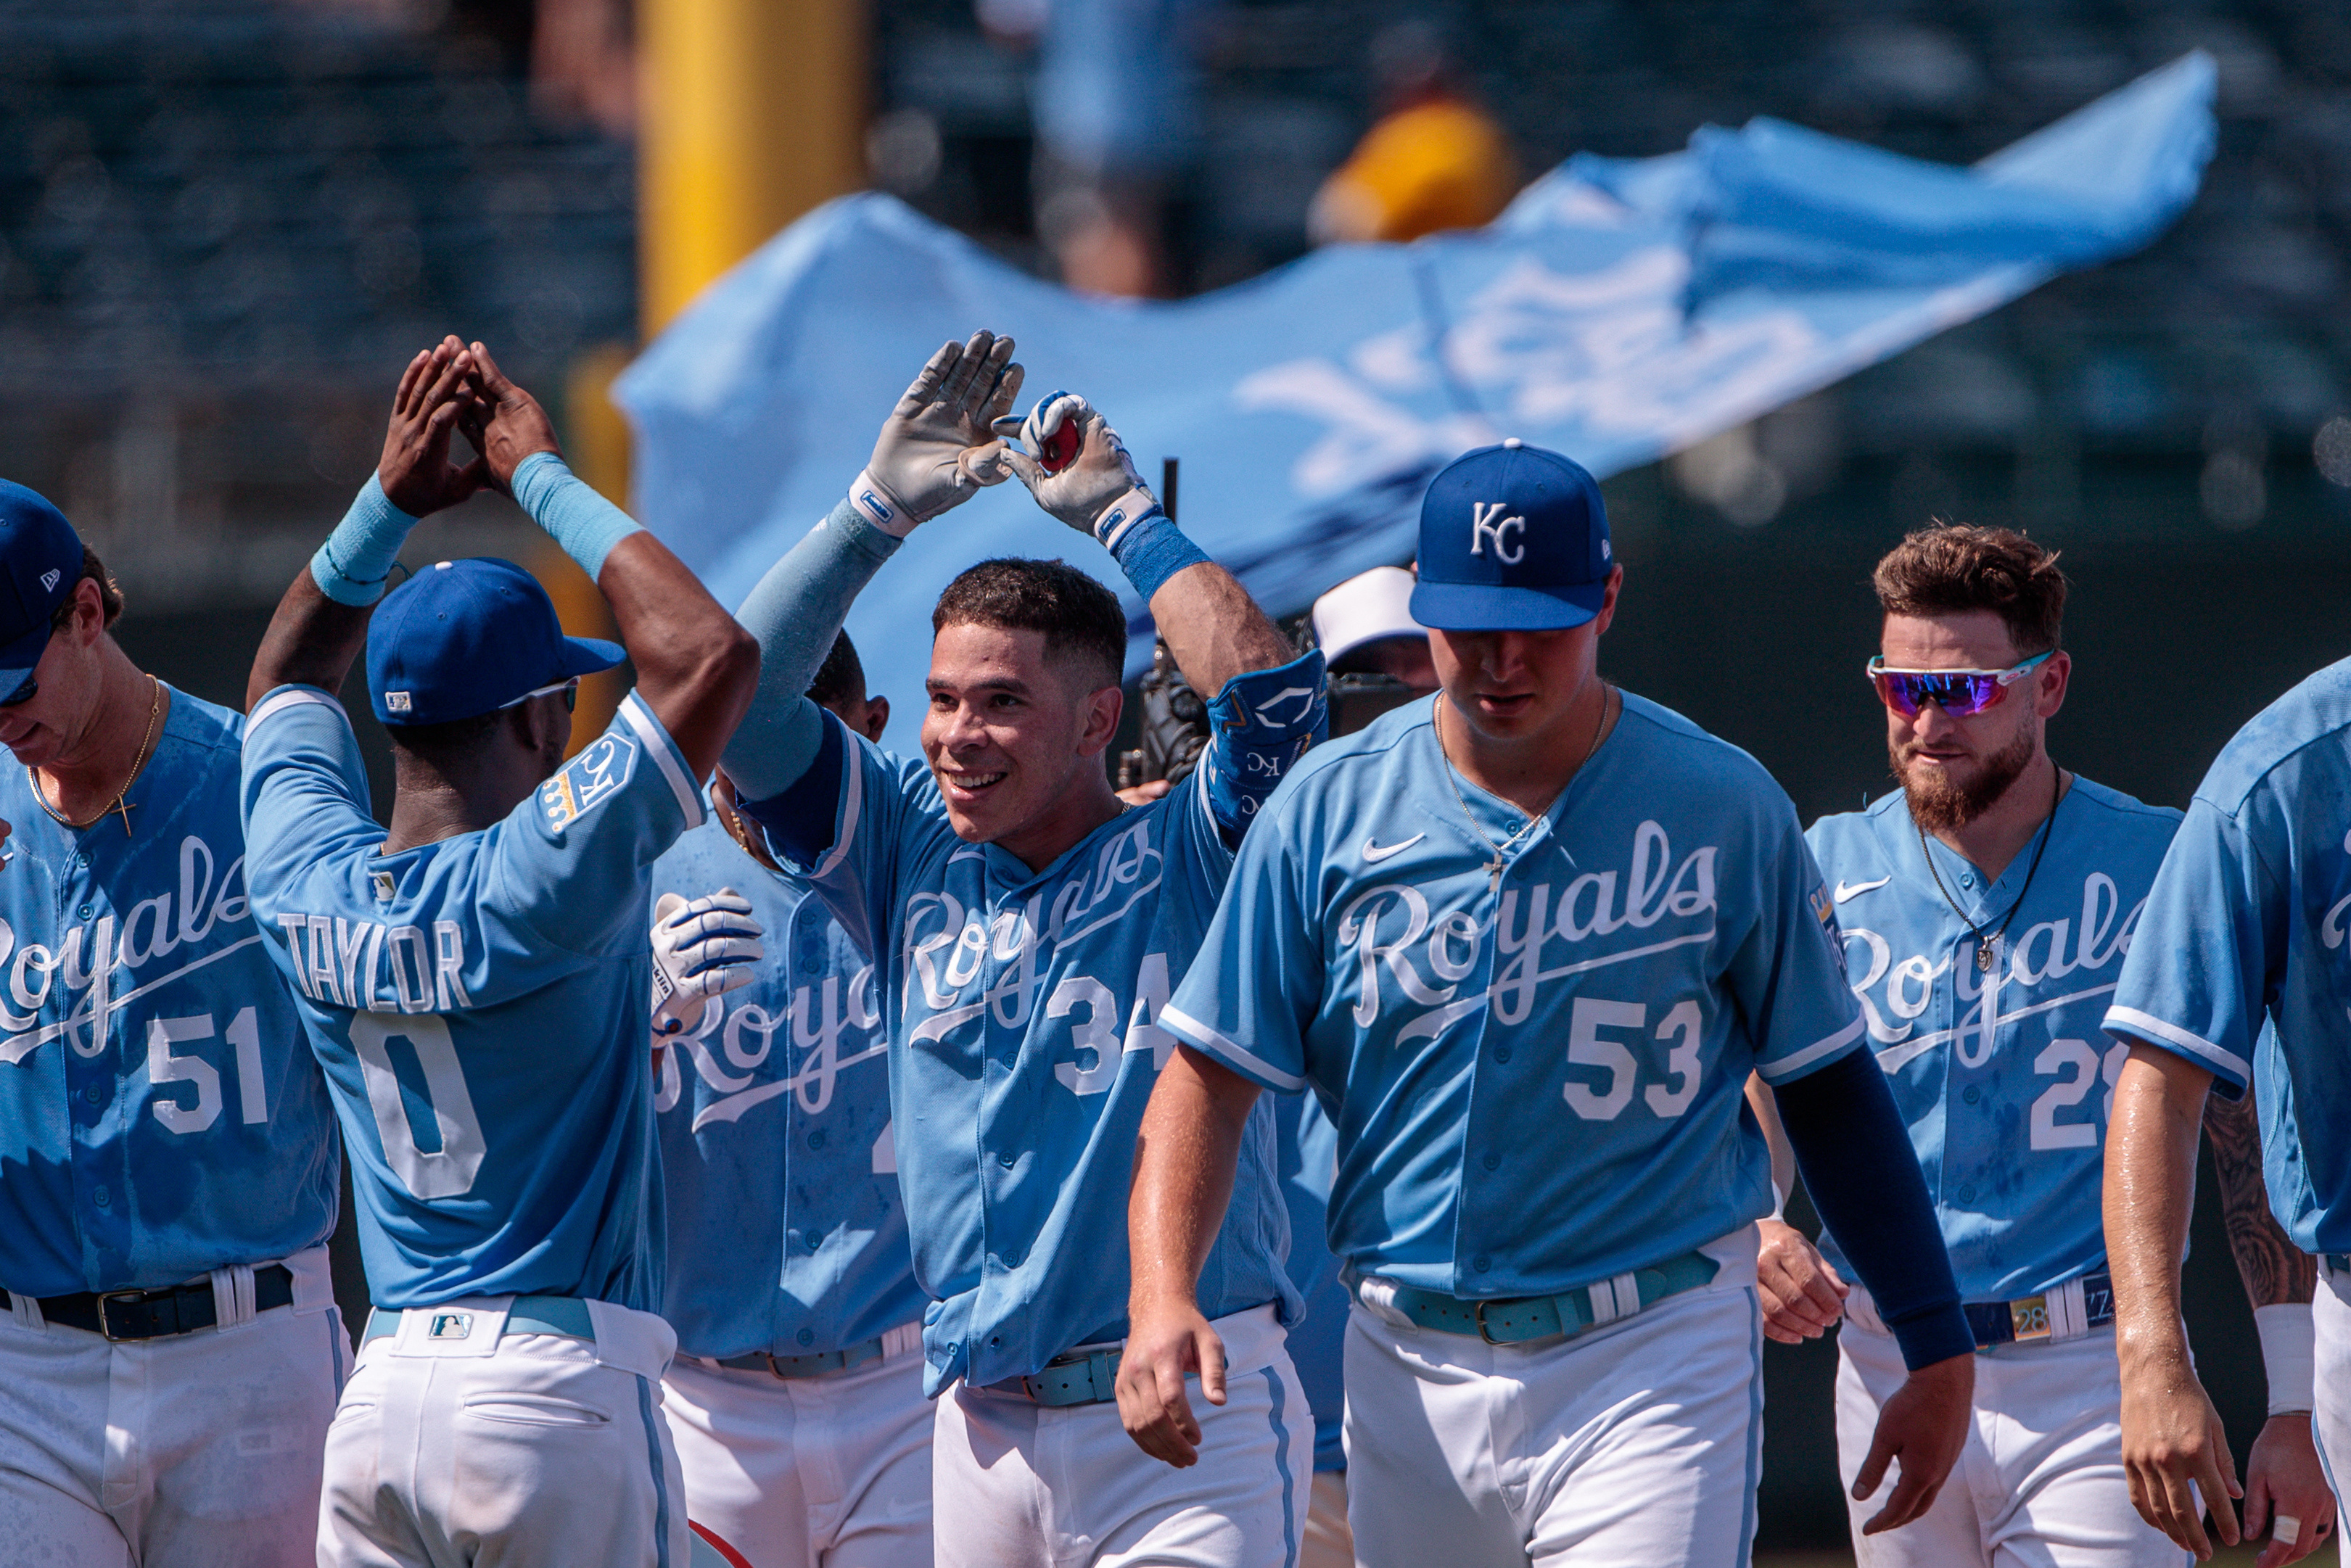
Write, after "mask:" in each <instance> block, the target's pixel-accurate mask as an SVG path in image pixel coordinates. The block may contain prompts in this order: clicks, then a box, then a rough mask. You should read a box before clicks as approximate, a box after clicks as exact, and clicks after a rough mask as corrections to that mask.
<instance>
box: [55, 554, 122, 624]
mask: <svg viewBox="0 0 2351 1568" xmlns="http://www.w3.org/2000/svg"><path fill="white" fill-rule="evenodd" d="M84 578H88V579H89V580H90V581H92V582H95V583H97V584H98V603H99V609H100V610H102V611H103V612H105V614H106V620H105V622H103V624H105V625H106V626H108V627H109V628H111V627H112V626H113V624H114V623H115V622H117V621H119V620H120V619H121V618H122V590H121V589H120V588H119V587H117V586H116V584H115V581H114V576H113V574H112V573H111V572H110V571H108V570H106V563H105V562H104V561H102V560H100V559H98V552H97V551H96V550H94V549H90V548H89V546H88V545H84V546H82V547H81V571H80V573H79V574H78V575H77V576H76V577H75V579H74V589H73V591H72V592H69V593H68V594H67V595H66V601H65V602H64V603H63V604H60V605H58V606H57V610H56V611H55V612H54V613H52V614H51V615H50V616H49V629H50V630H51V631H53V632H62V631H64V630H65V629H66V622H68V621H71V620H72V619H73V608H74V598H75V595H76V594H78V592H80V591H81V582H82V579H84Z"/></svg>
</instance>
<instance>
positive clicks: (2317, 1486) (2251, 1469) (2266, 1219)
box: [2204, 1093, 2335, 1568]
mask: <svg viewBox="0 0 2351 1568" xmlns="http://www.w3.org/2000/svg"><path fill="white" fill-rule="evenodd" d="M2204 1135H2205V1136H2206V1137H2207V1138H2208V1139H2210V1141H2211V1145H2212V1167H2213V1169H2214V1170H2215V1171H2216V1172H2217V1173H2218V1174H2219V1176H2220V1213H2221V1218H2222V1224H2223V1225H2224V1226H2225V1227H2226V1228H2227V1229H2228V1232H2229V1251H2230V1252H2231V1255H2232V1256H2234V1257H2235V1259H2236V1260H2237V1276H2238V1278H2239V1279H2241V1281H2244V1286H2245V1299H2246V1300H2247V1301H2250V1302H2252V1307H2253V1312H2254V1321H2255V1322H2256V1323H2257V1325H2258V1326H2259V1327H2260V1329H2261V1333H2262V1360H2263V1362H2264V1363H2265V1364H2267V1367H2268V1371H2269V1379H2270V1401H2269V1407H2270V1416H2269V1421H2268V1423H2267V1425H2265V1426H2263V1427H2262V1434H2261V1436H2260V1437H2258V1438H2256V1439H2255V1440H2254V1443H2253V1448H2252V1453H2251V1454H2250V1455H2249V1456H2247V1462H2246V1467H2245V1536H2246V1539H2248V1540H2254V1539H2258V1538H2259V1537H2260V1535H2261V1534H2262V1531H2263V1530H2264V1529H2265V1528H2268V1527H2270V1526H2271V1525H2272V1524H2273V1522H2274V1531H2273V1537H2272V1539H2271V1541H2270V1542H2269V1543H2268V1545H2267V1547H2266V1549H2265V1550H2264V1551H2263V1552H2262V1555H2261V1559H2260V1562H2261V1563H2262V1568H2279V1565H2281V1564H2283V1563H2292V1562H2294V1561H2295V1560H2296V1559H2298V1558H2300V1557H2302V1556H2303V1555H2304V1554H2305V1553H2307V1552H2311V1551H2313V1550H2315V1549H2316V1548H2317V1546H2318V1545H2319V1544H2320V1543H2321V1542H2324V1541H2325V1540H2326V1538H2327V1536H2328V1535H2329V1534H2330V1533H2331V1532H2332V1531H2333V1530H2334V1527H2335V1518H2334V1515H2335V1505H2334V1499H2333V1496H2332V1495H2331V1494H2330V1493H2329V1492H2328V1490H2327V1489H2326V1480H2325V1473H2324V1472H2323V1471H2322V1470H2320V1469H2319V1467H2318V1454H2317V1450H2316V1448H2314V1446H2313V1445H2312V1443H2311V1440H2310V1415H2309V1410H2308V1406H2309V1405H2310V1400H2311V1386H2310V1373H2311V1364H2310V1360H2309V1358H2308V1356H2307V1355H2306V1354H2303V1353H2302V1352H2301V1351H2300V1348H2299V1344H2300V1343H2307V1341H2308V1339H2309V1335H2310V1328H2309V1316H2310V1308H2309V1307H2308V1305H2307V1304H2306V1303H2307V1302H2308V1301H2310V1299H2311V1297H2312V1295H2313V1294H2314V1292H2315V1291H2316V1289H2317V1286H2318V1260H2316V1259H2315V1258H2313V1257H2312V1256H2310V1254H2308V1253H2307V1252H2304V1251H2303V1250H2302V1249H2299V1248H2297V1247H2295V1246H2294V1242H2293V1240H2292V1239H2289V1238H2288V1237H2287V1235H2286V1233H2285V1230H2284V1228H2283V1227H2282V1226H2280V1225H2279V1224H2278V1222H2277V1219H2276V1218H2275V1217H2274V1216H2273V1215H2272V1214H2271V1213H2270V1195H2269V1188H2268V1186H2267V1185H2266V1184H2265V1183H2263V1181H2262V1132H2261V1124H2260V1119H2259V1117H2258V1116H2257V1115H2256V1113H2255V1112H2254V1109H2253V1097H2252V1095H2251V1094H2250V1093H2248V1094H2243V1095H2241V1096H2239V1097H2238V1098H2236V1099H2234V1100H2224V1099H2222V1098H2221V1097H2220V1095H2218V1094H2212V1095H2208V1096H2207V1097H2206V1098H2205V1101H2204ZM2297 1320H2298V1321H2297ZM2293 1385H2298V1386H2293Z"/></svg>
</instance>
